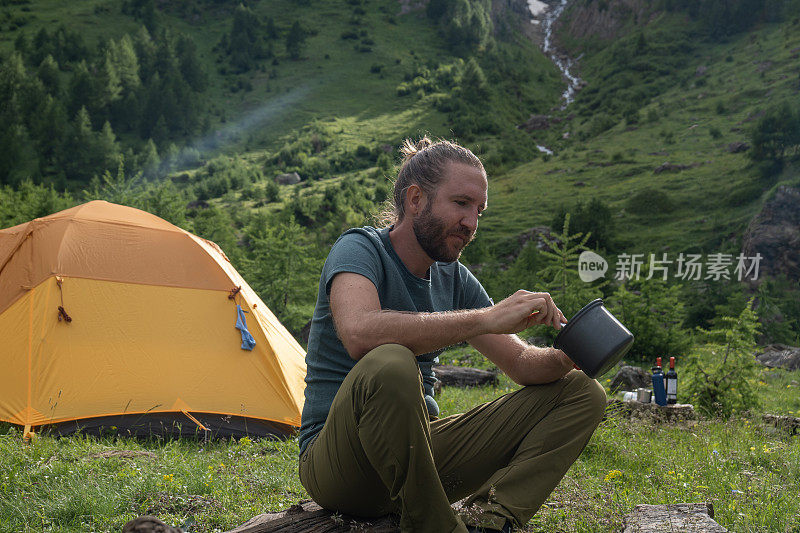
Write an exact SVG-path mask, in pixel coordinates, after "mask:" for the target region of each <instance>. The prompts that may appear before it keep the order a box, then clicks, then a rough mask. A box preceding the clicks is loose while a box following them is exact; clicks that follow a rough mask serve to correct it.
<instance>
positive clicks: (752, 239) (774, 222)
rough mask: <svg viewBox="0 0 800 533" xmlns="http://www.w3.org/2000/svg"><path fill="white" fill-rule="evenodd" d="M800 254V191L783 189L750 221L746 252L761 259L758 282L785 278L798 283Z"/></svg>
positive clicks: (744, 243)
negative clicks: (769, 277) (766, 279)
mask: <svg viewBox="0 0 800 533" xmlns="http://www.w3.org/2000/svg"><path fill="white" fill-rule="evenodd" d="M797 250H800V189H798V188H793V187H789V186H787V185H781V186H780V187H778V190H777V191H776V192H775V196H773V197H772V198H771V199H770V200H768V201H767V202H766V203H765V204H764V207H763V208H762V209H761V212H759V213H758V214H757V215H756V216H755V217H753V219H752V220H751V221H750V224H749V225H748V227H747V230H745V233H744V237H743V239H742V252H743V253H744V255H745V256H746V257H755V256H756V253H758V254H760V255H761V260H760V263H759V275H758V279H763V277H764V276H765V275H769V276H777V275H779V274H784V275H786V277H788V278H789V279H790V280H794V281H797V280H800V254H798V253H797ZM751 277H752V276H748V277H747V280H748V281H750V278H751ZM758 279H757V280H755V281H754V284H755V285H757V284H758Z"/></svg>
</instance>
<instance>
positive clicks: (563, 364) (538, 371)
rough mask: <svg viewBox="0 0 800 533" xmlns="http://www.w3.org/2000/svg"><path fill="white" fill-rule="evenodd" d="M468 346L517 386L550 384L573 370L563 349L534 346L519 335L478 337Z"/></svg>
mask: <svg viewBox="0 0 800 533" xmlns="http://www.w3.org/2000/svg"><path fill="white" fill-rule="evenodd" d="M469 343H470V344H471V345H472V346H473V347H474V348H475V349H476V350H478V351H479V352H481V353H482V354H483V355H485V356H486V357H487V358H488V359H489V360H490V361H492V362H493V363H494V364H496V365H497V367H498V368H499V369H500V370H502V371H503V372H505V373H506V375H507V376H508V377H509V378H511V380H512V381H514V382H515V383H517V384H518V385H538V384H541V383H550V382H552V381H556V380H557V379H560V378H562V377H564V376H565V375H566V374H567V372H569V371H570V370H571V369H572V368H573V363H572V361H571V360H570V359H569V358H568V357H567V356H566V354H565V353H564V352H562V351H561V350H557V349H556V348H552V347H547V348H540V347H538V346H532V345H530V344H528V343H527V342H525V341H523V340H522V339H520V338H519V337H518V336H516V335H494V334H487V335H479V336H477V337H474V338H472V339H470V340H469Z"/></svg>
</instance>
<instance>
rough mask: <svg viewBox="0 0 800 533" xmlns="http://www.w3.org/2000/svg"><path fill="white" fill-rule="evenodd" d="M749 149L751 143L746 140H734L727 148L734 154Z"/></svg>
mask: <svg viewBox="0 0 800 533" xmlns="http://www.w3.org/2000/svg"><path fill="white" fill-rule="evenodd" d="M749 149H750V145H749V144H747V143H746V142H744V141H736V142H732V143H730V144H729V145H728V147H727V148H726V150H728V151H729V152H730V153H732V154H738V153H739V152H746V151H747V150H749Z"/></svg>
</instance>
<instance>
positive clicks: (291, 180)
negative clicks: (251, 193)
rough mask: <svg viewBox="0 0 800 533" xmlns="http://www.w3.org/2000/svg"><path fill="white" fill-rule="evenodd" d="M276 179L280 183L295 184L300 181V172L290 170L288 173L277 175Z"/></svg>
mask: <svg viewBox="0 0 800 533" xmlns="http://www.w3.org/2000/svg"><path fill="white" fill-rule="evenodd" d="M275 181H276V182H277V183H278V185H294V184H295V183H300V181H301V180H300V174H298V173H297V172H289V173H288V174H280V175H278V176H276V177H275Z"/></svg>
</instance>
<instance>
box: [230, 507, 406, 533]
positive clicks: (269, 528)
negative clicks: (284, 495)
mask: <svg viewBox="0 0 800 533" xmlns="http://www.w3.org/2000/svg"><path fill="white" fill-rule="evenodd" d="M349 531H363V532H365V533H366V532H370V533H399V532H400V527H399V526H398V521H397V519H396V517H395V516H393V515H388V516H382V517H380V518H375V519H364V518H354V517H351V516H347V515H342V514H338V513H332V512H330V511H327V510H325V509H323V508H322V507H320V506H319V505H317V504H316V503H315V502H313V501H311V500H303V501H301V502H300V503H298V504H296V505H293V506H291V507H290V508H289V509H287V510H285V511H280V512H277V513H264V514H260V515H258V516H255V517H253V518H251V519H250V520H248V521H247V522H245V523H244V524H242V525H240V526H239V527H237V528H235V529H232V530H230V531H228V532H226V533H312V532H314V533H347V532H349Z"/></svg>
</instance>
